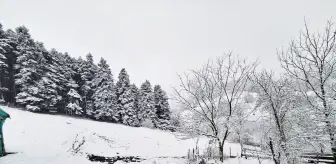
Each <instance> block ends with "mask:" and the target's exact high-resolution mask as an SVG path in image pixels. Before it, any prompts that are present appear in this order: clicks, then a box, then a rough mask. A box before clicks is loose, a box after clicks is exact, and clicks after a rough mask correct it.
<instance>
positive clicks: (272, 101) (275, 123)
mask: <svg viewBox="0 0 336 164" xmlns="http://www.w3.org/2000/svg"><path fill="white" fill-rule="evenodd" d="M251 79H252V81H253V82H254V83H255V85H256V87H257V88H258V89H259V99H258V101H257V106H259V107H260V108H261V109H262V111H264V112H265V114H266V115H267V118H268V120H269V121H267V122H269V123H270V125H269V126H270V128H269V130H268V131H270V133H271V135H268V136H267V137H269V138H270V144H269V145H268V146H270V150H271V153H272V156H273V160H274V163H277V164H280V163H287V164H291V163H293V162H292V161H293V160H292V157H291V156H290V146H289V139H290V137H289V134H288V133H289V132H291V130H292V126H293V122H294V121H293V118H292V117H291V115H292V113H291V112H292V111H294V110H296V109H297V108H296V105H297V102H296V101H297V100H299V99H297V97H296V96H295V94H294V93H293V92H292V90H291V89H292V86H293V85H292V83H291V81H290V80H288V79H284V78H280V79H275V78H274V75H273V73H269V72H267V71H262V72H261V73H258V74H254V75H253V76H252V78H251ZM272 134H273V135H272ZM281 161H284V162H281Z"/></svg>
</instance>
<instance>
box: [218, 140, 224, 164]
mask: <svg viewBox="0 0 336 164" xmlns="http://www.w3.org/2000/svg"><path fill="white" fill-rule="evenodd" d="M218 149H219V160H220V161H221V162H223V161H224V152H223V150H224V144H222V142H221V141H218Z"/></svg>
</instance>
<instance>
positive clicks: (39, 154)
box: [0, 106, 257, 164]
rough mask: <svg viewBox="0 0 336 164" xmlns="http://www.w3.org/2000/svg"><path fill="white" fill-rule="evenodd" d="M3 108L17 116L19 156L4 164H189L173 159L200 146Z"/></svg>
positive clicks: (13, 129)
mask: <svg viewBox="0 0 336 164" xmlns="http://www.w3.org/2000/svg"><path fill="white" fill-rule="evenodd" d="M1 108H2V109H4V110H5V111H6V112H8V113H9V114H10V115H11V119H8V120H6V122H5V124H4V139H5V144H6V150H7V152H15V153H16V154H11V155H7V156H5V157H3V158H0V163H1V164H60V163H62V164H70V163H81V164H86V163H93V162H91V161H89V160H88V159H87V154H94V155H100V156H106V157H115V156H138V157H140V158H142V159H145V160H144V161H142V162H141V163H143V164H150V163H156V164H161V163H162V164H173V163H175V164H180V163H181V164H182V163H186V160H185V159H179V158H169V157H182V156H186V155H187V152H188V149H189V148H193V147H195V143H196V140H192V139H189V140H180V139H178V138H176V136H175V135H174V134H173V133H170V132H166V131H160V130H152V129H147V128H133V127H127V126H124V125H118V124H111V123H103V122H96V121H90V120H85V119H76V118H71V117H65V116H52V115H45V114H35V113H31V112H26V111H22V110H18V109H12V108H9V107H3V106H1ZM207 143H208V141H207V140H206V139H201V140H200V141H199V145H200V148H201V149H200V150H202V146H205V145H207ZM229 147H231V151H232V154H234V155H236V154H239V153H240V152H239V150H240V147H239V145H238V144H232V143H227V144H226V147H225V153H227V154H228V151H229ZM159 157H168V158H159ZM95 163H96V162H95ZM117 163H118V162H117ZM119 163H121V162H119ZM226 163H230V164H238V163H251V164H253V163H257V161H256V160H248V161H246V162H243V161H239V160H238V159H229V160H228V161H226ZM98 164H99V163H98Z"/></svg>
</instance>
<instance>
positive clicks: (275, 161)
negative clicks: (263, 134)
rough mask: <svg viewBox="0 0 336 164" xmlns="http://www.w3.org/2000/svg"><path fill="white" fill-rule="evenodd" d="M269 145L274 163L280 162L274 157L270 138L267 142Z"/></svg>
mask: <svg viewBox="0 0 336 164" xmlns="http://www.w3.org/2000/svg"><path fill="white" fill-rule="evenodd" d="M269 147H270V149H271V153H272V158H273V162H274V164H280V162H279V161H278V160H277V159H276V156H275V152H274V147H273V142H272V139H271V138H270V142H269Z"/></svg>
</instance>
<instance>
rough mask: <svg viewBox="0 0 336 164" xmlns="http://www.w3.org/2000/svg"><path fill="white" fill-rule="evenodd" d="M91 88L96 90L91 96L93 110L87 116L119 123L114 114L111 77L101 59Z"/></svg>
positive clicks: (115, 113) (107, 67)
mask: <svg viewBox="0 0 336 164" xmlns="http://www.w3.org/2000/svg"><path fill="white" fill-rule="evenodd" d="M93 86H94V87H95V88H97V89H96V90H95V93H94V94H93V99H94V106H95V110H94V111H92V112H89V113H88V115H89V116H93V117H94V118H95V119H100V120H104V121H115V122H116V121H119V120H118V115H117V114H118V113H117V112H116V96H115V89H114V84H113V76H112V73H111V70H110V67H109V65H108V64H107V63H106V61H105V60H104V59H103V58H101V60H100V62H99V64H98V72H97V74H96V76H95V78H94V79H93Z"/></svg>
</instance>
